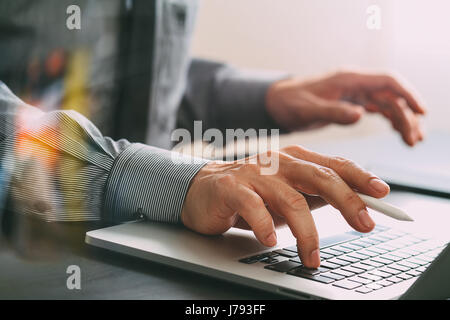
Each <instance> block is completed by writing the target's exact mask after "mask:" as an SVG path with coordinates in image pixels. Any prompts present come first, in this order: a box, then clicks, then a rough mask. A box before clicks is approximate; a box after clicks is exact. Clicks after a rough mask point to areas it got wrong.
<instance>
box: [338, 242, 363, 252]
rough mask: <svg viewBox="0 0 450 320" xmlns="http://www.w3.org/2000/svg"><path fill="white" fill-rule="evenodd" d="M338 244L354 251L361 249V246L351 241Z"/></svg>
mask: <svg viewBox="0 0 450 320" xmlns="http://www.w3.org/2000/svg"><path fill="white" fill-rule="evenodd" d="M340 246H341V247H345V248H348V249H351V250H355V251H356V250H360V249H362V247H361V246H356V245H354V244H351V243H343V244H341V245H340Z"/></svg>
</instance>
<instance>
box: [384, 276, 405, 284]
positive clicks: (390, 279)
mask: <svg viewBox="0 0 450 320" xmlns="http://www.w3.org/2000/svg"><path fill="white" fill-rule="evenodd" d="M386 280H388V281H391V282H393V283H399V282H402V281H403V279H401V278H399V277H390V278H387V279H386Z"/></svg>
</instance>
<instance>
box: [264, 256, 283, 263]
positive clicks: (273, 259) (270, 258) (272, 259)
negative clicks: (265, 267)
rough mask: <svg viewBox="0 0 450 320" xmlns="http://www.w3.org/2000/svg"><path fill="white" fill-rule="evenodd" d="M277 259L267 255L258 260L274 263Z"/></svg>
mask: <svg viewBox="0 0 450 320" xmlns="http://www.w3.org/2000/svg"><path fill="white" fill-rule="evenodd" d="M278 261H279V260H278V259H277V258H272V257H267V258H264V259H262V260H260V261H259V262H262V263H276V262H278Z"/></svg>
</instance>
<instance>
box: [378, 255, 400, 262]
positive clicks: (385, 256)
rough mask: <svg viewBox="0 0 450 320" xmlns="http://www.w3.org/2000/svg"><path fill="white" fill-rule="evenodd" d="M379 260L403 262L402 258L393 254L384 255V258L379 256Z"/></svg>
mask: <svg viewBox="0 0 450 320" xmlns="http://www.w3.org/2000/svg"><path fill="white" fill-rule="evenodd" d="M378 258H381V259H387V260H391V261H394V262H397V261H400V260H402V258H400V257H397V256H394V255H392V254H383V255H382V256H379V257H378Z"/></svg>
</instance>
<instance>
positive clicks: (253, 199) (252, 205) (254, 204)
mask: <svg viewBox="0 0 450 320" xmlns="http://www.w3.org/2000/svg"><path fill="white" fill-rule="evenodd" d="M262 205H264V203H263V201H262V199H261V198H260V197H259V196H256V195H255V196H250V197H245V199H243V206H244V207H245V208H247V209H248V210H249V211H253V210H255V209H257V208H259V207H261V206H262Z"/></svg>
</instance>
